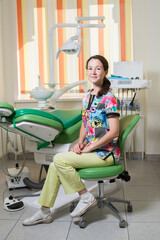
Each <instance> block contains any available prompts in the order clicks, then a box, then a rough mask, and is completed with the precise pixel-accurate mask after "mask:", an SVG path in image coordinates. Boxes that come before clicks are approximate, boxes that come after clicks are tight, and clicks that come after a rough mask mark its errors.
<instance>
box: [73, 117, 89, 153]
mask: <svg viewBox="0 0 160 240" xmlns="http://www.w3.org/2000/svg"><path fill="white" fill-rule="evenodd" d="M85 137H86V131H85V127H84V123H83V122H82V124H81V128H80V133H79V139H78V143H77V144H75V145H74V146H73V148H71V150H70V151H72V152H75V153H81V152H82V150H83V148H84V146H85V145H84V144H83V143H84V140H85Z"/></svg>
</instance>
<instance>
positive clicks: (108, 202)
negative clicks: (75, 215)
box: [70, 181, 132, 228]
mask: <svg viewBox="0 0 160 240" xmlns="http://www.w3.org/2000/svg"><path fill="white" fill-rule="evenodd" d="M96 199H97V206H98V208H104V207H108V208H109V209H110V210H112V212H113V213H114V214H115V215H116V216H117V217H118V218H119V227H120V228H125V227H127V226H128V223H127V221H126V220H125V219H124V218H123V217H122V216H121V215H120V212H119V211H118V209H117V208H116V207H115V206H114V205H113V204H112V203H113V202H117V203H124V204H127V211H128V212H132V204H131V202H130V201H127V200H123V199H119V198H114V197H105V196H104V182H103V181H98V197H97V198H96ZM76 204H77V203H75V202H72V204H71V206H70V211H72V210H73V209H74V208H75V206H76ZM92 209H93V208H91V209H89V210H88V211H87V212H86V213H84V214H83V215H81V216H80V220H79V227H80V228H85V227H86V226H87V223H86V220H85V216H86V215H87V214H88V213H89V212H90V211H91V210H92Z"/></svg>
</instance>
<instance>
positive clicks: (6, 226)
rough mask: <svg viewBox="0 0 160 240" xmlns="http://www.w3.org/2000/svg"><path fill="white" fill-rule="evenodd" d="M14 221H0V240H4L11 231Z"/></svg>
mask: <svg viewBox="0 0 160 240" xmlns="http://www.w3.org/2000/svg"><path fill="white" fill-rule="evenodd" d="M16 222H17V221H16V220H14V221H13V220H0V239H1V240H4V239H6V237H7V235H8V234H9V232H10V231H11V230H12V228H13V227H14V225H15V224H16Z"/></svg>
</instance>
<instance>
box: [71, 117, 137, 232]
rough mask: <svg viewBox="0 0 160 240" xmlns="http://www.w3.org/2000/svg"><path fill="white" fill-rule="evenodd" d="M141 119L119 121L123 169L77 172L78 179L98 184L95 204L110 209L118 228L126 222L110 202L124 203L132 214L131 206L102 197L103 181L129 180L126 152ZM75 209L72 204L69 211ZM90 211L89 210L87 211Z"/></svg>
mask: <svg viewBox="0 0 160 240" xmlns="http://www.w3.org/2000/svg"><path fill="white" fill-rule="evenodd" d="M140 119H141V117H140V116H139V115H137V114H135V115H128V116H126V117H124V118H122V119H120V133H119V146H120V150H121V155H122V157H123V160H124V167H123V166H122V164H121V163H118V165H114V166H109V167H96V168H84V169H79V170H77V171H78V173H79V175H80V177H81V178H82V179H84V180H87V181H89V180H90V181H95V180H96V181H97V182H98V198H97V203H98V207H99V208H103V207H105V206H107V207H108V208H110V209H111V210H112V211H113V212H114V213H115V214H116V216H117V217H118V218H119V220H120V222H119V226H120V227H121V228H124V227H126V226H127V225H128V224H127V222H126V220H124V219H123V218H122V217H121V215H120V213H119V211H118V210H117V208H116V207H115V206H114V205H113V204H112V202H119V203H125V204H127V205H128V207H127V211H128V212H132V204H131V202H130V201H127V200H123V199H118V198H113V197H105V196H104V180H109V183H112V182H114V181H115V179H116V178H120V179H122V180H125V181H129V180H130V176H129V174H128V172H127V171H126V152H127V151H128V150H129V148H130V146H131V141H132V139H133V133H134V131H135V130H136V128H137V125H138V123H139V122H140ZM74 207H75V205H74V203H72V205H71V210H73V208H74ZM89 211H90V210H89ZM89 211H87V212H86V213H85V214H83V215H82V216H80V221H79V226H80V227H81V228H85V227H86V220H85V216H86V215H87V214H88V212H89Z"/></svg>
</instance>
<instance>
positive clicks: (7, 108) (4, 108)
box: [0, 102, 14, 117]
mask: <svg viewBox="0 0 160 240" xmlns="http://www.w3.org/2000/svg"><path fill="white" fill-rule="evenodd" d="M13 113H14V107H13V106H12V105H10V104H9V103H6V102H1V103H0V116H2V117H4V116H7V117H8V116H10V115H12V114H13Z"/></svg>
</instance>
